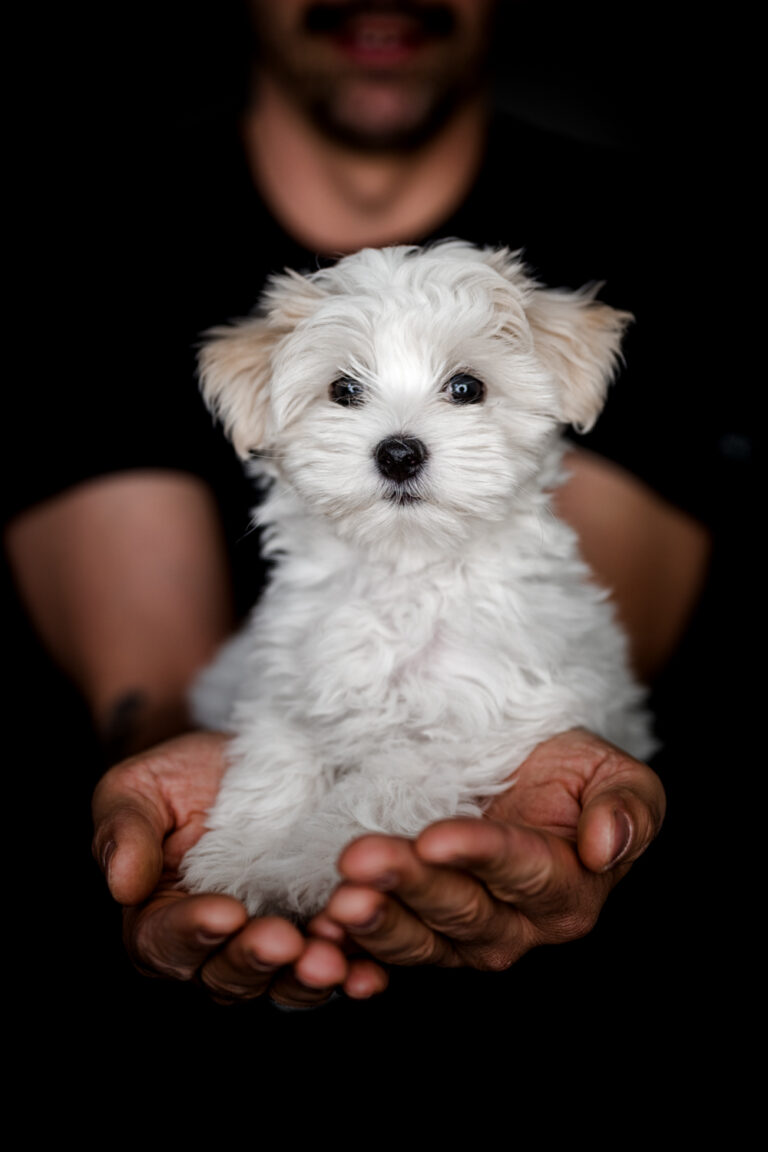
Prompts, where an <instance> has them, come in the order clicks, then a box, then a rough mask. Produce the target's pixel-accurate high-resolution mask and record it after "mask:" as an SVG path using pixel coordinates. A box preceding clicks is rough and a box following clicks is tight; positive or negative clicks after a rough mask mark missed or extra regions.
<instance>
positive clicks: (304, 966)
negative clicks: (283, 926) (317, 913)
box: [270, 940, 348, 1008]
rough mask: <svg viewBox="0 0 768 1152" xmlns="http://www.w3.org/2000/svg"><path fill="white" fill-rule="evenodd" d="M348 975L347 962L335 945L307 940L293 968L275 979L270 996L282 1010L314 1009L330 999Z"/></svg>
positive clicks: (282, 972)
mask: <svg viewBox="0 0 768 1152" xmlns="http://www.w3.org/2000/svg"><path fill="white" fill-rule="evenodd" d="M347 973H348V964H347V961H346V958H345V957H344V955H343V954H342V952H341V951H340V950H339V949H338V948H337V947H336V946H335V945H334V944H331V943H329V942H328V941H326V940H308V941H307V942H306V947H305V949H304V951H303V952H302V954H301V956H300V957H299V959H298V960H297V962H296V963H295V964H294V965H293V968H292V969H283V970H282V971H281V972H280V973H279V974H278V975H277V977H276V978H275V980H274V982H273V984H272V988H271V991H270V995H271V997H272V1000H274V1002H275V1004H277V1005H279V1006H280V1007H282V1008H317V1007H319V1006H320V1005H321V1004H324V1003H326V1001H328V1000H329V999H330V998H331V996H332V995H333V993H334V990H335V989H336V988H337V987H338V986H339V985H341V984H342V983H343V982H344V980H345V979H346V976H347Z"/></svg>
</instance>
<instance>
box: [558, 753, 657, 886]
mask: <svg viewBox="0 0 768 1152" xmlns="http://www.w3.org/2000/svg"><path fill="white" fill-rule="evenodd" d="M637 767H638V769H642V770H643V771H642V772H641V773H638V779H637V780H636V781H633V782H632V783H631V784H629V783H625V784H622V785H606V786H605V787H604V788H601V789H598V790H597V791H596V792H594V793H593V794H592V795H591V796H590V797H589V799H588V800H586V802H585V804H584V808H583V811H582V814H581V818H580V820H579V824H578V829H577V847H578V852H579V857H580V858H581V861H582V863H583V864H584V865H585V867H587V868H589V869H590V871H591V872H609V871H611V870H612V869H613V868H617V867H618V866H619V865H629V864H631V863H632V862H633V861H634V860H636V859H637V858H638V857H639V856H641V855H642V854H643V852H644V851H645V850H646V848H647V847H648V845H649V844H650V843H651V841H652V840H653V839H654V838H655V837H656V836H657V835H658V832H659V830H660V829H661V825H662V821H663V819H664V808H665V802H664V791H663V788H662V786H661V781H660V780H659V779H658V777H657V776H656V774H655V773H653V772H652V771H651V769H650V768H647V767H646V766H645V765H643V764H638V765H637ZM646 774H647V776H646Z"/></svg>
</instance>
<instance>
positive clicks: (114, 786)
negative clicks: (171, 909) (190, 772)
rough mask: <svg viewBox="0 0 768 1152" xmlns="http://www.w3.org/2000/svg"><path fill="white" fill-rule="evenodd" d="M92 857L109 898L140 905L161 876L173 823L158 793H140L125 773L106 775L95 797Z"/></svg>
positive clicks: (153, 791)
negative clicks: (164, 854)
mask: <svg viewBox="0 0 768 1152" xmlns="http://www.w3.org/2000/svg"><path fill="white" fill-rule="evenodd" d="M93 821H94V837H93V854H94V856H95V858H96V860H97V861H98V863H99V866H100V867H101V869H102V872H103V873H104V876H105V878H106V881H107V884H108V885H109V890H110V892H111V893H112V896H113V897H114V898H115V900H117V901H118V903H120V904H139V903H141V901H142V900H146V899H147V898H148V897H149V896H150V895H151V894H152V892H153V891H154V890H155V888H156V887H157V884H158V883H159V881H160V877H161V875H162V870H163V838H164V836H165V834H166V833H167V832H168V831H170V829H171V826H172V818H171V815H170V813H169V812H168V810H167V809H166V807H165V805H164V803H163V802H162V799H161V797H160V795H159V793H157V791H156V789H153V788H150V787H149V786H148V787H147V788H146V794H142V793H141V792H139V790H138V788H137V787H136V785H135V783H134V782H133V781H132V779H131V777H130V776H128V774H127V773H125V774H122V775H121V774H119V773H117V772H114V773H110V774H108V775H107V776H105V777H104V779H103V780H102V781H101V782H100V783H99V785H98V786H97V788H96V791H95V792H94V796H93Z"/></svg>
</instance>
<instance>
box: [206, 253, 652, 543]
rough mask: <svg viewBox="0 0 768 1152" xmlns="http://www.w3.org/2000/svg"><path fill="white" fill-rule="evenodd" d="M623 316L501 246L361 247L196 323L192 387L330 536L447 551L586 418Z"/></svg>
mask: <svg viewBox="0 0 768 1152" xmlns="http://www.w3.org/2000/svg"><path fill="white" fill-rule="evenodd" d="M630 319H631V318H630V316H629V315H628V314H627V313H621V312H616V311H615V310H614V309H612V308H609V307H608V306H607V305H605V304H602V303H600V302H598V301H596V300H595V299H594V291H593V290H589V289H587V290H582V291H580V292H566V291H551V290H547V289H543V288H541V287H540V286H539V285H538V284H536V283H535V281H533V280H532V279H531V278H530V277H529V276H528V274H527V273H526V271H525V269H524V268H523V265H522V264H521V262H520V260H519V258H518V256H517V255H516V254H514V253H511V252H509V251H508V250H499V251H491V250H479V249H477V248H474V247H473V246H471V245H468V244H464V243H461V242H459V241H451V242H448V243H442V244H439V245H436V246H434V247H432V248H428V249H422V250H420V249H416V248H410V247H395V248H384V249H365V250H363V251H361V252H358V253H356V254H355V255H353V256H348V257H346V258H344V259H342V260H340V261H339V262H338V263H337V264H336V265H334V266H333V267H330V268H326V269H322V270H320V271H318V272H315V273H313V274H311V275H309V276H306V277H304V276H299V275H297V274H295V273H285V274H283V275H280V276H276V277H274V278H273V279H272V281H271V282H270V285H269V287H268V289H267V291H266V293H265V295H264V297H263V298H262V301H261V306H260V311H259V314H258V315H257V316H254V317H253V318H251V319H248V320H245V321H243V322H241V323H239V324H237V325H235V326H233V327H231V328H220V329H216V330H214V331H213V332H212V333H210V334H209V335H210V337H211V338H210V339H209V341H208V342H207V343H206V345H205V346H204V348H203V350H202V352H201V356H200V369H201V380H202V387H203V392H204V395H205V398H206V400H207V402H208V404H209V406H210V407H211V408H212V409H213V411H214V412H215V413H216V414H217V415H218V416H219V418H220V419H221V420H222V422H223V424H224V426H225V428H226V430H227V432H228V434H229V436H230V438H231V439H232V442H233V444H234V446H235V448H236V450H237V451H238V453H239V454H240V455H241V456H242V457H243V458H248V457H249V456H256V457H257V458H259V459H261V460H262V461H263V462H264V464H263V468H264V469H265V470H267V471H272V472H273V474H278V475H281V476H282V477H283V478H284V479H285V480H286V481H287V482H288V483H289V484H290V486H291V487H292V488H293V490H294V491H296V492H297V493H298V494H299V495H300V496H301V498H302V500H303V501H304V503H305V504H306V505H307V506H308V507H309V508H310V509H312V510H313V511H314V512H316V513H319V514H321V515H324V516H326V517H328V518H329V519H330V520H331V521H333V522H334V523H335V524H336V526H337V530H338V531H339V533H340V534H341V535H342V536H344V537H346V538H352V539H356V540H358V541H359V542H361V543H366V542H368V543H373V542H375V541H385V540H388V539H390V540H391V539H393V538H397V537H402V536H403V534H409V533H410V534H416V535H417V536H418V537H419V539H421V540H426V541H442V542H445V541H450V542H453V543H454V544H455V542H456V540H457V539H461V538H462V537H463V536H464V535H466V534H467V533H468V532H469V531H471V530H472V525H473V524H476V523H477V522H478V520H480V521H482V520H499V519H502V518H504V517H505V516H507V515H508V514H509V512H510V509H511V507H513V506H514V505H515V504H517V505H519V504H520V503H521V502H524V501H525V499H526V497H527V496H529V495H530V492H531V490H532V487H535V477H536V473H537V470H538V469H539V468H540V466H541V462H542V459H543V457H544V456H545V454H546V451H547V448H548V446H549V444H550V443H551V439H552V433H553V431H554V430H555V429H556V428H557V427H558V426H559V425H562V424H567V423H570V424H574V425H575V426H576V427H578V428H580V429H587V428H589V427H590V426H591V425H592V424H593V423H594V421H595V420H596V418H597V416H598V414H599V412H600V409H601V408H602V405H603V402H604V398H605V393H606V390H607V387H608V384H609V382H610V380H611V377H612V375H613V373H614V370H615V368H616V365H617V362H618V358H619V347H620V342H621V336H622V332H623V330H624V328H625V326H626V324H627V322H628V321H629V320H630Z"/></svg>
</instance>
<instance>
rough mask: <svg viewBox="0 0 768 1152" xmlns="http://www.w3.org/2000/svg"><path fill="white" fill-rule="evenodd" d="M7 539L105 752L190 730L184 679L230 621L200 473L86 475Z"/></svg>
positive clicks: (20, 520)
mask: <svg viewBox="0 0 768 1152" xmlns="http://www.w3.org/2000/svg"><path fill="white" fill-rule="evenodd" d="M6 548H7V552H8V556H9V560H10V563H11V567H12V570H13V572H14V576H15V579H16V582H17V585H18V588H19V592H20V594H21V597H22V600H23V602H24V603H25V605H26V607H27V609H28V611H29V614H30V617H31V619H32V621H33V623H34V625H35V627H36V629H37V631H38V633H39V634H40V636H41V638H42V640H43V642H44V644H45V645H46V647H47V648H48V650H49V651H50V653H51V655H52V657H53V658H54V660H55V661H56V662H57V663H58V664H59V665H60V666H61V667H62V668H63V669H64V671H65V672H66V673H67V674H68V675H69V676H70V677H71V679H72V680H73V681H74V682H75V684H76V685H77V686H78V687H79V689H80V691H81V692H82V694H83V696H84V697H85V699H86V701H87V703H88V706H89V708H90V710H91V713H92V716H93V720H94V724H95V726H96V728H97V730H98V732H99V733H100V734H101V737H102V739H103V740H104V742H105V744H107V745H108V751H109V755H110V758H116V757H118V756H121V755H125V754H127V753H128V752H131V751H135V750H137V749H139V748H142V747H146V746H148V745H149V744H151V743H153V742H155V741H157V740H159V739H162V738H164V737H166V736H169V735H172V734H174V733H175V732H178V731H181V730H183V728H184V727H185V726H186V725H187V723H188V721H187V716H186V709H185V697H186V692H187V688H188V685H189V682H190V680H191V679H192V677H193V675H194V674H195V672H196V670H197V669H198V668H200V667H201V666H202V665H203V664H204V663H205V662H206V661H207V660H208V659H209V658H210V656H211V654H212V652H213V651H214V649H215V647H216V646H217V645H218V644H219V643H220V642H221V640H222V639H223V638H224V636H225V635H226V634H227V632H228V631H229V630H230V627H231V607H230V594H229V573H228V570H227V565H226V561H225V556H224V548H223V543H222V540H221V533H220V528H219V525H218V520H217V515H216V509H215V505H214V502H213V500H212V497H211V496H210V494H209V493H208V491H207V489H206V488H205V486H204V485H203V484H202V482H201V481H199V480H197V479H195V478H194V477H192V476H187V475H183V474H180V473H172V472H135V473H121V474H117V475H114V476H110V477H106V478H103V479H98V480H94V481H91V482H89V483H87V484H83V485H80V486H78V487H77V488H75V489H72V490H70V491H68V492H66V493H64V494H62V495H61V496H58V497H56V498H55V499H53V500H50V501H48V502H47V503H45V504H43V505H39V506H36V507H35V508H32V509H30V510H29V511H27V512H26V513H24V514H22V515H21V516H19V517H17V519H16V520H15V521H13V522H12V523H11V524H10V525H9V527H8V529H7V532H6Z"/></svg>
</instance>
